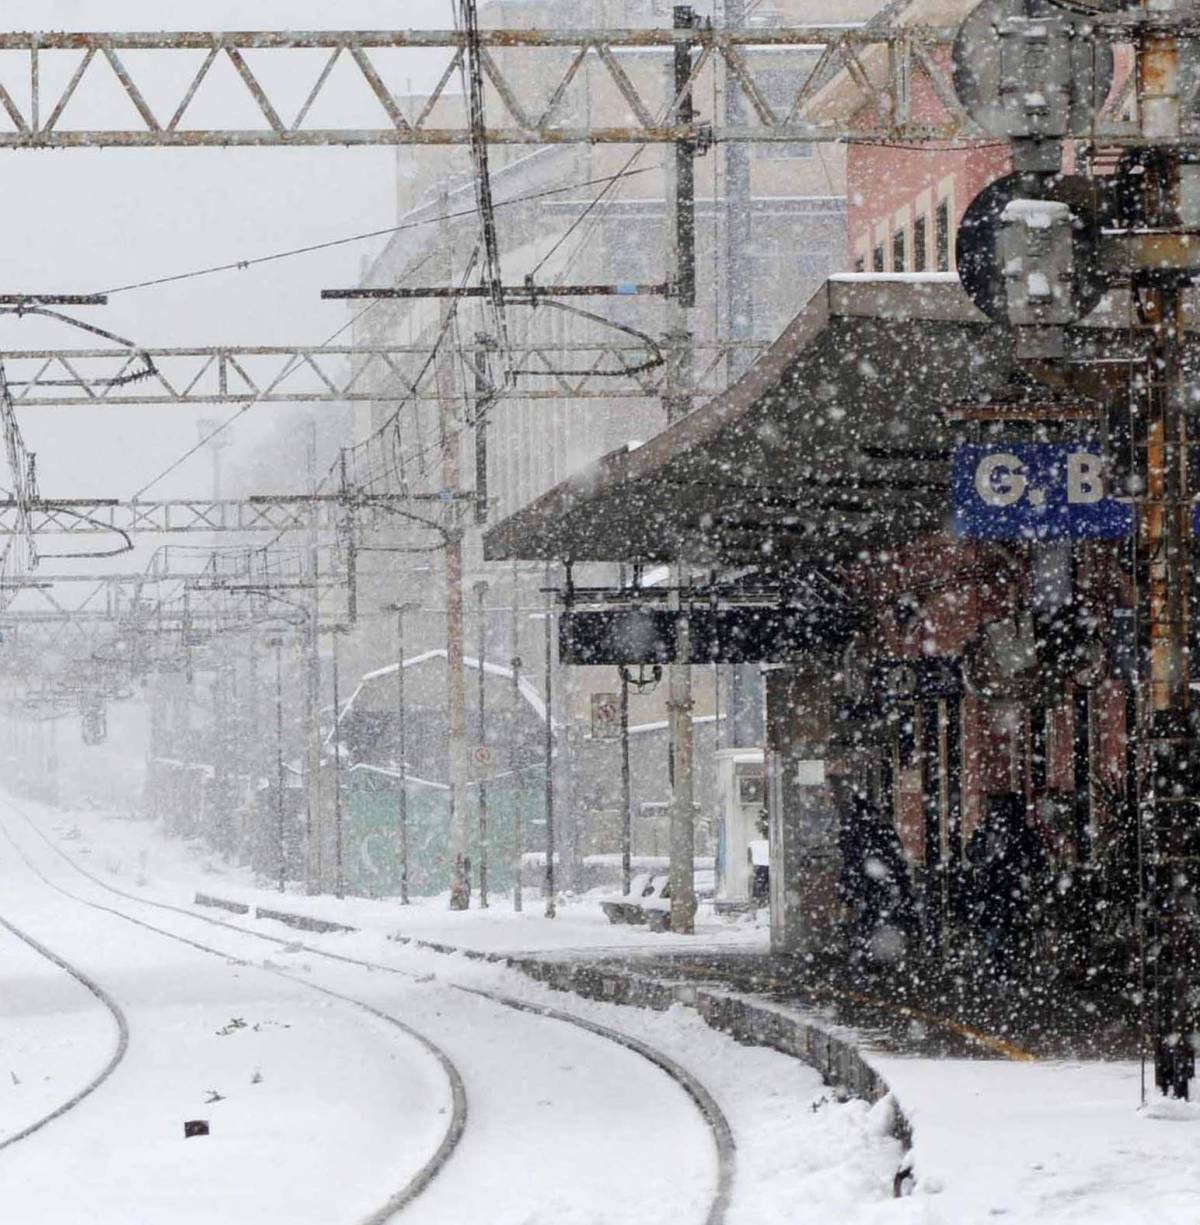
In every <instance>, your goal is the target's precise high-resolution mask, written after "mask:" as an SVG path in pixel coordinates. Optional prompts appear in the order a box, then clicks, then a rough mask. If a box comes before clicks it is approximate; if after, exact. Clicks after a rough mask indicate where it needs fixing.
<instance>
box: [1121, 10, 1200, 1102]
mask: <svg viewBox="0 0 1200 1225" xmlns="http://www.w3.org/2000/svg"><path fill="white" fill-rule="evenodd" d="M1143 7H1144V8H1145V9H1147V10H1149V12H1148V13H1147V16H1148V17H1149V18H1150V19H1151V21H1152V20H1153V18H1154V16H1155V15H1161V16H1163V17H1164V18H1171V17H1177V16H1179V15H1181V14H1183V13H1185V12H1187V11H1189V10H1190V9H1191V7H1192V6H1191V5H1190V3H1185V2H1184V0H1174V2H1172V0H1144V4H1143ZM1137 57H1138V58H1137V78H1136V79H1137V87H1138V113H1139V115H1140V116H1141V129H1142V135H1143V136H1144V137H1145V138H1147V142H1148V143H1151V142H1160V143H1161V144H1163V145H1167V146H1168V148H1166V149H1162V150H1160V156H1158V157H1157V158H1155V159H1153V160H1152V161H1149V162H1148V163H1147V172H1146V174H1145V175H1144V176H1143V180H1142V190H1143V191H1144V192H1145V193H1146V195H1145V199H1146V211H1147V213H1148V216H1147V218H1146V220H1147V221H1148V223H1149V236H1148V237H1147V239H1146V242H1147V244H1148V249H1147V250H1146V251H1145V252H1144V253H1143V255H1142V258H1141V260H1139V261H1138V262H1139V264H1140V266H1142V267H1144V268H1148V269H1152V271H1150V272H1149V274H1144V275H1142V276H1141V277H1135V282H1134V292H1135V293H1136V294H1137V295H1138V306H1139V309H1140V311H1141V314H1142V318H1143V320H1144V321H1145V324H1148V326H1149V337H1148V339H1149V341H1150V344H1149V352H1148V362H1147V373H1148V377H1147V380H1146V392H1147V395H1146V397H1145V408H1144V413H1145V417H1144V419H1145V421H1146V423H1147V424H1146V472H1145V497H1144V501H1143V504H1142V514H1141V522H1140V524H1139V531H1140V535H1141V549H1142V553H1143V556H1144V557H1145V558H1146V559H1147V564H1146V566H1145V579H1146V593H1147V594H1146V600H1145V603H1146V612H1147V613H1148V628H1149V637H1150V642H1149V681H1150V685H1149V706H1150V711H1149V715H1150V720H1149V722H1150V727H1149V750H1150V752H1149V763H1148V767H1149V768H1148V771H1147V773H1148V777H1147V778H1146V780H1145V783H1144V786H1143V792H1142V794H1143V796H1144V797H1145V801H1146V807H1145V810H1144V812H1145V817H1146V819H1147V826H1148V828H1145V835H1146V840H1147V843H1148V860H1149V862H1150V864H1151V865H1152V869H1151V873H1150V876H1151V882H1150V894H1149V898H1148V902H1149V907H1148V909H1149V914H1148V918H1149V924H1148V926H1149V928H1150V932H1149V944H1150V946H1151V947H1152V948H1153V949H1155V953H1154V955H1153V957H1152V960H1151V965H1150V979H1151V991H1150V1014H1151V1016H1152V1019H1153V1026H1154V1042H1155V1047H1154V1073H1155V1083H1156V1084H1157V1085H1158V1088H1159V1089H1160V1090H1161V1091H1162V1092H1163V1093H1164V1094H1170V1095H1173V1096H1175V1097H1180V1098H1187V1097H1188V1095H1189V1086H1190V1083H1191V1081H1192V1079H1193V1077H1194V1076H1195V1051H1196V1045H1197V1041H1196V1033H1197V1029H1198V1028H1200V1007H1198V1005H1197V1000H1196V992H1197V985H1196V984H1197V981H1198V980H1200V918H1198V916H1197V909H1196V891H1197V868H1196V833H1195V812H1196V808H1197V804H1198V803H1200V799H1198V797H1200V777H1198V771H1197V766H1196V761H1197V751H1198V747H1200V746H1198V742H1197V737H1196V731H1195V719H1194V711H1193V710H1192V705H1193V703H1192V691H1191V690H1192V661H1191V658H1190V645H1191V637H1192V608H1191V600H1192V596H1193V575H1192V553H1193V549H1194V533H1193V529H1192V515H1193V510H1194V507H1193V501H1192V499H1193V492H1192V488H1191V485H1192V460H1193V459H1194V458H1195V455H1194V450H1193V449H1194V447H1195V446H1196V443H1195V442H1194V441H1193V440H1192V439H1191V437H1190V435H1191V431H1192V428H1193V426H1192V423H1193V421H1194V417H1193V412H1194V408H1193V406H1194V404H1195V396H1196V391H1197V388H1196V383H1195V377H1194V374H1193V373H1192V371H1191V370H1190V369H1189V368H1188V367H1187V366H1186V365H1185V361H1184V354H1185V352H1186V343H1187V341H1186V327H1187V320H1186V319H1185V314H1184V300H1183V290H1184V286H1185V285H1186V284H1187V282H1188V279H1189V278H1188V277H1187V274H1186V271H1185V268H1184V267H1183V265H1184V264H1186V263H1187V256H1186V253H1184V252H1183V251H1182V248H1183V247H1186V244H1187V242H1188V239H1187V237H1186V235H1185V236H1183V237H1182V238H1178V239H1176V240H1175V241H1176V242H1178V243H1179V244H1180V250H1179V253H1178V254H1177V255H1175V256H1174V258H1175V260H1176V261H1177V265H1176V267H1175V269H1173V270H1172V271H1173V272H1174V275H1170V274H1168V275H1166V276H1164V272H1165V271H1166V267H1165V265H1166V263H1167V260H1166V259H1165V258H1164V257H1163V256H1161V255H1160V254H1159V251H1160V248H1159V247H1158V246H1157V245H1150V244H1156V243H1158V242H1161V241H1163V240H1162V239H1160V238H1159V237H1158V234H1157V233H1156V231H1162V230H1166V231H1168V232H1170V231H1176V232H1178V231H1180V230H1182V229H1183V228H1184V224H1183V221H1184V219H1183V218H1182V217H1181V216H1180V211H1181V209H1180V206H1181V205H1182V203H1183V190H1182V188H1183V183H1182V175H1183V170H1182V162H1181V158H1180V155H1179V152H1178V150H1177V149H1175V148H1172V147H1170V146H1171V145H1173V142H1175V141H1177V140H1178V139H1179V137H1180V135H1181V133H1182V130H1183V124H1182V119H1183V106H1182V98H1181V72H1180V69H1181V59H1180V40H1179V37H1178V33H1177V31H1175V30H1172V29H1168V28H1167V27H1166V26H1165V25H1164V27H1163V28H1161V29H1158V30H1156V29H1154V27H1153V25H1152V24H1148V25H1147V27H1146V28H1145V29H1144V30H1143V31H1142V32H1141V34H1140V36H1139V39H1138V44H1137ZM1168 241H1170V240H1168Z"/></svg>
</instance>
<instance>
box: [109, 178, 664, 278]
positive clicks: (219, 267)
mask: <svg viewBox="0 0 1200 1225" xmlns="http://www.w3.org/2000/svg"><path fill="white" fill-rule="evenodd" d="M650 169H652V167H649V166H647V167H645V168H643V169H642V170H636V171H634V172H633V173H634V174H645V173H647V172H648V171H649V170H650ZM622 173H624V172H622ZM620 177H621V175H606V176H604V177H602V178H596V179H585V180H584V181H583V182H581V183H566V184H564V185H563V186H561V187H548V188H546V189H545V190H543V191H536V192H530V193H528V194H527V195H521V196H513V197H512V198H511V199H509V200H501V201H499V202H498V203H497V204H495V205H494V206H493V207H494V208H510V207H512V206H513V205H516V204H528V203H531V202H532V201H534V200H544V199H546V198H547V197H548V196H560V195H562V194H563V193H564V192H568V191H578V190H579V188H581V187H594V186H596V185H597V184H600V183H608V182H611V181H613V180H614V179H616V178H620ZM476 215H477V210H476V209H475V208H465V209H458V210H456V211H455V212H452V213H442V214H441V215H439V216H436V217H426V218H423V219H422V220H420V221H406V222H404V223H402V224H401V225H393V226H388V227H387V228H385V229H382V230H371V231H369V232H367V233H365V234H352V235H350V236H349V237H348V238H334V239H331V240H330V241H328V242H319V243H313V244H311V245H310V246H307V247H294V248H292V249H291V250H289V251H276V252H274V253H273V254H271V255H260V256H257V257H255V258H254V259H240V260H234V261H232V262H230V263H225V264H214V265H212V266H211V267H208V268H197V269H194V270H193V271H191V272H177V273H173V274H172V275H171V276H162V277H155V278H153V279H152V280H148V281H134V282H132V283H130V284H128V285H117V286H114V287H113V288H112V289H106V290H104V291H103V292H104V293H106V294H109V295H110V296H111V295H112V294H118V293H128V292H130V291H131V290H134V289H150V288H153V287H155V286H158V285H171V284H174V283H176V282H178V281H190V280H193V279H194V278H196V277H203V276H212V275H213V274H215V273H218V272H239V271H245V270H246V269H248V268H254V267H257V266H258V265H259V264H269V263H273V262H274V261H276V260H281V259H290V258H291V257H292V256H295V255H311V254H312V253H313V252H316V251H328V250H331V249H332V248H334V247H344V246H347V245H349V244H350V243H355V242H366V241H367V240H368V239H371V238H383V237H386V236H387V235H389V234H400V233H402V232H404V231H405V230H417V229H421V228H422V227H424V226H428V225H438V224H440V223H441V222H444V221H456V220H459V219H460V218H463V217H474V216H476Z"/></svg>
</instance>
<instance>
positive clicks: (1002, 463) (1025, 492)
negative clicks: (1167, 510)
mask: <svg viewBox="0 0 1200 1225" xmlns="http://www.w3.org/2000/svg"><path fill="white" fill-rule="evenodd" d="M950 488H951V499H952V501H953V505H954V531H955V534H956V535H958V536H962V537H966V538H969V539H972V540H1061V539H1064V538H1065V539H1070V540H1120V539H1122V538H1123V537H1125V536H1128V535H1129V534H1130V533H1131V532H1132V531H1133V507H1132V506H1131V505H1130V503H1129V502H1128V501H1125V500H1120V499H1117V498H1114V497H1111V496H1110V495H1109V491H1108V488H1107V486H1106V484H1105V472H1104V459H1103V456H1102V455H1101V453H1100V448H1099V446H1098V445H1097V444H1095V443H1091V442H1075V443H1070V444H1051V443H988V444H971V445H968V446H961V447H959V448H958V449H957V450H956V451H955V452H954V462H953V465H952V469H951V480H950Z"/></svg>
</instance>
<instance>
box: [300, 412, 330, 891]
mask: <svg viewBox="0 0 1200 1225" xmlns="http://www.w3.org/2000/svg"><path fill="white" fill-rule="evenodd" d="M308 487H309V491H310V492H311V493H314V494H315V493H316V488H317V424H316V422H315V421H313V420H310V421H309V423H308ZM314 508H315V504H314ZM309 520H310V522H311V523H312V524H313V526H312V527H311V528H310V529H309V533H308V567H307V568H308V579H309V581H310V582H311V583H312V593H311V595H310V597H309V604H308V608H307V609H306V612H307V614H308V615H307V617H306V618H305V621H304V631H303V633H304V638H303V652H304V729H305V743H306V750H307V752H306V756H307V764H306V768H305V774H306V776H307V777H306V778H305V783H306V788H305V790H306V800H307V808H306V813H305V822H304V864H305V875H306V888H307V892H308V893H310V894H312V893H320V892H321V890H322V889H323V888H324V885H325V855H324V837H323V831H324V824H325V823H324V821H323V820H322V813H321V718H320V712H321V643H320V638H319V637H318V631H319V629H320V625H321V604H320V594H319V591H318V587H317V581H318V578H319V571H320V553H319V550H318V540H317V531H316V526H315V524H316V516H315V515H314V514H310V515H309Z"/></svg>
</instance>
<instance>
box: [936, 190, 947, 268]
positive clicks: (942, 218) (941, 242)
mask: <svg viewBox="0 0 1200 1225" xmlns="http://www.w3.org/2000/svg"><path fill="white" fill-rule="evenodd" d="M933 228H934V232H935V235H934V236H935V239H936V242H937V270H938V271H939V272H949V271H950V201H949V200H939V201H938V206H937V213H936V214H935V215H934V223H933Z"/></svg>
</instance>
